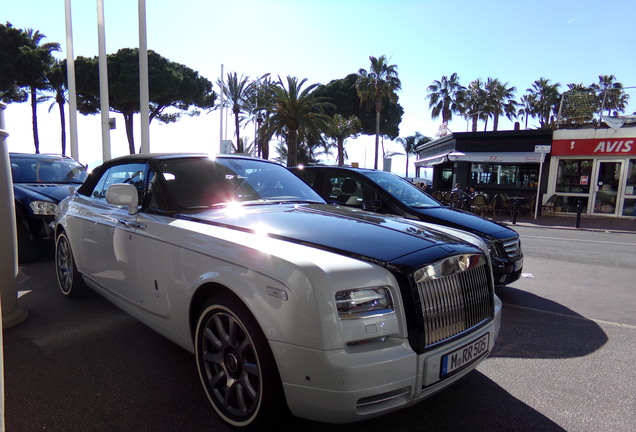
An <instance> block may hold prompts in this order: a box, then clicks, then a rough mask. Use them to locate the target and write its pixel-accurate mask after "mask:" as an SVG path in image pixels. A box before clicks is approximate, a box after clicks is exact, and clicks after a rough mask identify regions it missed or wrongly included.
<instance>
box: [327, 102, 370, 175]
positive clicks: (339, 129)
mask: <svg viewBox="0 0 636 432" xmlns="http://www.w3.org/2000/svg"><path fill="white" fill-rule="evenodd" d="M361 127H362V123H361V122H360V119H358V117H355V116H351V117H349V118H344V117H343V116H341V115H340V114H335V115H334V116H333V117H332V119H331V121H330V123H329V129H328V130H327V132H326V135H327V136H329V137H330V138H333V139H334V140H335V141H336V145H337V147H338V166H343V165H344V160H345V151H344V143H345V141H346V140H347V138H350V137H356V136H357V135H358V133H359V132H360V128H361Z"/></svg>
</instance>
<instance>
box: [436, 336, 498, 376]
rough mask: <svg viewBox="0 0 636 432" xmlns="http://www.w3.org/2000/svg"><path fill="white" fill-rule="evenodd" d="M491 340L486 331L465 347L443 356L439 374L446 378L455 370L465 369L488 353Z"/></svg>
mask: <svg viewBox="0 0 636 432" xmlns="http://www.w3.org/2000/svg"><path fill="white" fill-rule="evenodd" d="M489 342H490V333H486V334H485V335H483V336H481V337H480V338H479V339H475V340H474V341H472V342H470V343H468V344H466V345H464V346H463V347H461V348H458V349H456V350H455V351H453V352H451V353H448V354H446V355H445V356H443V357H442V369H441V371H440V374H439V375H440V378H444V377H446V376H448V375H450V374H452V373H453V372H456V371H458V370H460V369H463V368H465V367H466V366H468V365H470V364H471V363H473V362H475V361H477V359H479V358H481V357H483V356H485V355H486V354H487V353H488V346H489Z"/></svg>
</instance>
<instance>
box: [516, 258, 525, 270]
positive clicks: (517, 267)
mask: <svg viewBox="0 0 636 432" xmlns="http://www.w3.org/2000/svg"><path fill="white" fill-rule="evenodd" d="M521 267H523V258H521V259H520V260H519V261H517V262H515V270H514V271H517V270H519V269H520V268H521Z"/></svg>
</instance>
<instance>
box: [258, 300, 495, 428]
mask: <svg viewBox="0 0 636 432" xmlns="http://www.w3.org/2000/svg"><path fill="white" fill-rule="evenodd" d="M500 325H501V301H500V300H499V299H498V298H496V297H495V318H494V319H493V320H492V321H491V322H489V323H488V324H486V325H485V326H483V327H481V328H479V329H477V330H476V331H473V332H471V333H468V334H466V335H464V336H463V337H461V338H459V339H456V340H454V341H453V342H452V343H449V344H444V345H442V346H440V347H438V348H436V349H435V350H431V351H427V352H426V353H424V354H422V355H419V356H418V355H417V354H415V352H414V351H413V350H412V349H411V348H410V346H409V345H408V342H407V341H406V340H401V339H397V338H395V339H389V340H387V341H385V342H382V343H378V344H377V346H376V344H370V345H368V346H362V347H356V348H355V349H341V350H334V351H319V350H311V349H307V348H303V347H299V346H291V345H288V344H284V343H279V342H271V346H272V350H273V352H274V356H275V358H276V359H277V363H278V366H279V371H280V373H281V378H282V380H283V387H284V390H285V395H286V398H287V404H288V406H289V409H290V410H291V412H292V413H293V414H294V415H296V416H298V417H301V418H306V419H311V420H316V421H321V422H327V423H350V422H355V421H361V420H365V419H368V418H372V417H376V416H379V415H382V414H386V413H388V412H392V411H395V410H398V409H401V408H404V407H407V406H409V405H412V404H414V403H416V402H418V401H420V400H422V399H424V398H426V397H428V396H431V395H432V394H434V393H436V392H438V391H440V390H442V389H444V388H446V387H448V386H449V385H451V384H452V383H454V382H455V381H457V380H458V379H460V378H462V377H463V376H464V375H466V374H468V373H469V372H470V371H472V370H473V369H474V368H475V367H476V366H477V365H478V364H479V363H480V362H481V361H483V360H484V359H485V358H486V357H487V356H488V354H489V353H490V352H492V349H493V346H494V343H495V340H496V339H497V336H498V334H499V328H500ZM487 333H488V334H489V335H490V336H489V342H488V349H487V352H486V354H485V355H484V356H482V357H479V358H478V359H477V360H475V361H474V362H473V363H471V364H470V365H469V366H467V367H465V368H464V369H461V370H460V371H459V372H457V373H455V374H453V375H450V376H448V377H446V378H444V379H442V378H440V374H441V367H442V366H441V365H442V358H443V356H444V355H446V354H449V353H452V352H453V351H455V350H458V349H460V348H462V347H463V346H465V345H466V344H467V343H469V342H472V341H475V340H477V339H479V338H481V337H482V336H483V335H485V334H487ZM281 359H282V360H281Z"/></svg>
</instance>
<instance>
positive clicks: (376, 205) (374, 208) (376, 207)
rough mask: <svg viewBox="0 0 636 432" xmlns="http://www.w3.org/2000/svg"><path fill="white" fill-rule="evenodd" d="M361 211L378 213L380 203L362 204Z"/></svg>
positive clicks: (367, 202)
mask: <svg viewBox="0 0 636 432" xmlns="http://www.w3.org/2000/svg"><path fill="white" fill-rule="evenodd" d="M362 210H366V211H370V212H376V213H378V212H379V211H380V210H382V201H380V200H373V201H365V202H363V203H362Z"/></svg>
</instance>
